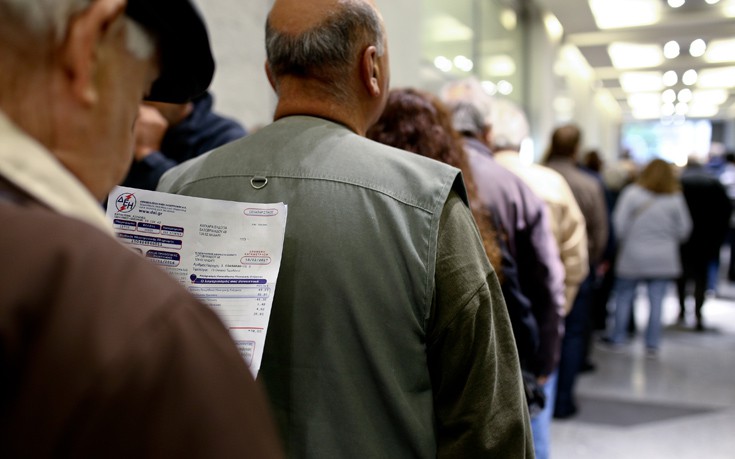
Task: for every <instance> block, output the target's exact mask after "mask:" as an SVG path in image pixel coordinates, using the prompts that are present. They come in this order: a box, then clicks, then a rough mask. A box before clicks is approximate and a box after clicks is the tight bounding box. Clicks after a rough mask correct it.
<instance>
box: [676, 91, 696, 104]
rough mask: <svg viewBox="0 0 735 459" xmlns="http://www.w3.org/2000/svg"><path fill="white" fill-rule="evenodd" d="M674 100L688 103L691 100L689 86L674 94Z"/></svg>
mask: <svg viewBox="0 0 735 459" xmlns="http://www.w3.org/2000/svg"><path fill="white" fill-rule="evenodd" d="M676 100H678V101H679V102H684V103H687V104H688V103H689V102H691V101H692V90H691V89H689V88H684V89H682V90H681V91H679V93H678V94H677V95H676Z"/></svg>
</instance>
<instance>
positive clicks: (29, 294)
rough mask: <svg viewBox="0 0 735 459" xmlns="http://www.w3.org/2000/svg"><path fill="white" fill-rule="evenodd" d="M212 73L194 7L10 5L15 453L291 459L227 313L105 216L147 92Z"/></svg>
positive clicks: (10, 434) (1, 80)
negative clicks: (122, 236) (133, 245)
mask: <svg viewBox="0 0 735 459" xmlns="http://www.w3.org/2000/svg"><path fill="white" fill-rule="evenodd" d="M213 71H214V62H213V59H212V54H211V50H210V48H209V42H208V38H207V31H206V28H205V26H204V23H203V21H202V20H201V17H200V16H199V14H198V13H197V11H196V9H194V7H193V5H192V4H191V3H190V2H189V1H188V0H166V1H164V0H129V1H127V2H126V1H125V0H94V1H91V0H89V1H80V0H23V1H22V2H19V1H15V0H0V221H2V222H3V231H2V237H1V238H0V253H2V254H3V262H2V263H0V457H3V458H11V457H33V458H45V457H105V458H167V457H186V458H205V457H206V458H231V457H238V458H240V457H257V458H279V457H282V452H281V446H280V445H279V440H278V436H277V434H276V430H275V426H274V423H273V420H272V418H271V417H270V414H269V409H268V405H267V403H266V401H265V398H264V396H263V394H262V392H261V391H260V389H259V388H258V386H257V385H256V383H255V381H253V378H252V376H251V374H250V372H249V370H248V368H247V365H246V364H245V361H244V359H243V358H242V356H241V355H240V353H239V351H238V349H237V346H236V345H235V343H234V342H233V340H232V338H231V337H230V335H229V333H228V331H227V329H226V328H225V327H224V325H223V324H222V322H221V321H220V320H219V318H218V317H217V316H216V314H215V312H214V311H212V310H211V309H209V308H208V307H207V306H205V305H203V304H202V303H200V302H199V301H197V300H196V299H195V298H194V297H193V296H191V295H190V294H189V293H188V292H187V291H186V289H185V288H184V287H182V286H181V285H179V284H178V282H177V281H176V280H174V279H173V278H171V277H170V276H169V275H168V274H166V273H165V272H164V271H163V270H161V269H160V268H159V267H157V266H155V265H154V264H152V263H150V262H149V261H147V260H145V259H144V258H143V257H141V256H140V255H138V254H136V253H134V252H132V251H131V250H129V249H128V248H126V247H124V246H123V245H122V244H120V243H119V242H118V241H117V240H115V238H114V236H113V230H112V226H111V225H110V224H109V223H108V222H107V220H106V219H105V216H104V213H103V211H102V207H101V206H100V202H101V201H102V199H104V198H105V197H106V196H107V194H108V192H109V191H110V189H112V188H113V187H114V186H115V184H117V183H118V182H119V181H120V180H121V179H122V177H123V176H124V175H125V171H126V170H127V167H128V165H129V162H130V152H131V151H132V148H133V138H132V132H131V126H132V125H133V121H134V119H135V116H136V114H137V111H138V106H139V104H140V100H141V97H142V94H148V95H149V96H148V97H149V98H151V99H153V100H163V101H168V102H175V103H181V102H185V101H186V100H188V98H190V97H192V96H194V95H196V94H200V93H202V92H203V91H204V90H206V88H207V87H208V85H209V83H210V81H211V78H212V74H213ZM182 75H186V78H182Z"/></svg>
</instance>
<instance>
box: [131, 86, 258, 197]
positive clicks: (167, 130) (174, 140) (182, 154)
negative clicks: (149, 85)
mask: <svg viewBox="0 0 735 459" xmlns="http://www.w3.org/2000/svg"><path fill="white" fill-rule="evenodd" d="M213 105H214V97H213V96H212V94H211V93H210V92H209V91H207V92H205V93H204V94H201V95H199V96H197V97H195V98H194V99H192V100H191V101H189V102H186V103H183V104H170V103H166V102H144V103H143V104H141V106H140V108H139V111H138V118H137V119H136V120H135V129H134V131H135V150H134V156H133V163H132V165H131V166H130V172H128V176H127V177H126V178H125V180H124V181H123V183H122V185H123V186H129V187H132V188H141V189H144V190H155V189H156V185H158V180H160V178H161V176H162V175H163V174H164V173H165V172H166V171H167V170H169V169H171V168H172V167H174V166H176V165H178V164H181V163H183V162H184V161H186V160H188V159H191V158H195V157H197V156H199V155H201V154H203V153H206V152H208V151H210V150H214V149H215V148H217V147H219V146H221V145H224V144H226V143H229V142H232V141H233V140H237V139H239V138H241V137H245V135H247V131H246V130H245V128H244V127H243V126H242V125H240V123H238V122H237V121H235V120H233V119H230V118H227V117H224V116H222V115H219V114H217V113H215V112H214V111H213V109H212V108H213Z"/></svg>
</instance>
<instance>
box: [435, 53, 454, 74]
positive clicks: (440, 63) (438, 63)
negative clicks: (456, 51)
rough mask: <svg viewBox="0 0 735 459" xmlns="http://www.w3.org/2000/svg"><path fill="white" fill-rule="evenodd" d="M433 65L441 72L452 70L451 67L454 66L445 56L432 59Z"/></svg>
mask: <svg viewBox="0 0 735 459" xmlns="http://www.w3.org/2000/svg"><path fill="white" fill-rule="evenodd" d="M434 67H436V68H438V69H439V70H441V71H442V72H449V71H450V70H452V67H454V64H452V61H451V60H449V58H447V57H444V56H437V57H436V58H435V59H434Z"/></svg>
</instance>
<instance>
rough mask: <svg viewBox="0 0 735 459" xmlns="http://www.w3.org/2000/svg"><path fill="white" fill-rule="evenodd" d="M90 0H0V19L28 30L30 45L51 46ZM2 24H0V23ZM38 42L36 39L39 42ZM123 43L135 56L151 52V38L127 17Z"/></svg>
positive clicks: (146, 54)
mask: <svg viewBox="0 0 735 459" xmlns="http://www.w3.org/2000/svg"><path fill="white" fill-rule="evenodd" d="M92 1H93V0H0V18H3V19H0V22H3V23H4V24H12V25H13V27H15V28H20V29H21V30H23V31H25V32H27V33H28V34H30V36H31V37H33V38H35V39H37V40H38V42H36V43H34V45H38V44H41V45H45V46H49V47H52V46H54V45H57V44H59V43H61V42H62V41H63V40H64V37H65V36H66V34H67V29H68V26H69V21H70V19H71V18H72V17H73V16H74V15H76V14H78V13H79V12H80V11H83V10H84V9H85V8H86V7H88V6H89V4H90V3H92ZM0 27H2V25H0ZM39 42H40V43H39ZM126 46H127V49H128V51H130V52H131V54H133V55H134V56H135V57H137V58H138V59H148V58H150V57H151V56H152V55H153V53H154V52H155V40H154V39H153V37H152V36H151V34H150V33H148V32H147V31H146V30H145V29H144V28H143V27H142V26H141V25H139V24H137V23H136V22H134V21H132V20H130V19H128V20H127V30H126Z"/></svg>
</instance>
